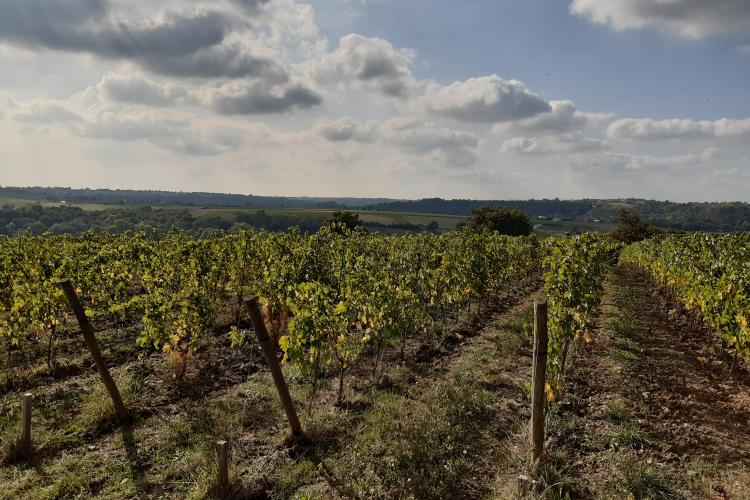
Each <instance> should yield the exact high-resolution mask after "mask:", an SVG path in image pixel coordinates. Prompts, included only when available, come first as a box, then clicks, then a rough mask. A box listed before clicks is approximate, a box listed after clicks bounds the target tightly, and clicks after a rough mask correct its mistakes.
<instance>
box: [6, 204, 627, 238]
mask: <svg viewBox="0 0 750 500" xmlns="http://www.w3.org/2000/svg"><path fill="white" fill-rule="evenodd" d="M36 204H38V205H41V206H43V207H59V206H72V207H79V208H81V209H83V210H86V211H101V210H117V209H121V208H133V207H138V206H142V205H140V204H122V205H120V204H104V203H62V202H52V201H46V200H43V199H41V198H34V197H31V196H30V197H28V198H18V197H9V196H0V206H3V205H11V206H13V207H22V206H28V205H36ZM150 206H151V207H152V208H154V209H159V210H187V211H189V212H190V213H191V214H192V215H193V216H194V217H197V218H204V217H221V218H223V219H227V220H234V219H235V215H236V214H237V213H246V214H254V213H257V212H259V211H261V210H263V211H264V212H265V213H266V214H268V215H269V216H271V217H289V218H292V219H295V218H299V219H300V220H308V221H309V220H310V219H313V220H318V221H323V220H325V219H327V218H328V217H330V216H331V214H333V213H334V212H335V211H336V210H334V209H324V208H235V207H223V208H221V207H219V208H209V207H194V206H184V205H150ZM351 211H353V212H356V213H358V214H359V215H360V217H361V218H362V221H363V222H364V223H365V224H382V225H384V226H394V225H399V224H413V225H418V226H422V227H426V226H427V225H428V224H430V223H431V222H433V221H434V222H437V223H438V225H439V228H440V230H443V231H446V230H447V231H450V230H454V229H456V228H457V226H458V224H460V223H461V222H463V221H464V220H465V219H466V217H464V216H461V215H445V214H430V213H418V212H390V211H388V212H385V211H383V212H378V211H372V210H356V209H352V210H351ZM532 222H533V223H534V224H535V225H539V224H541V227H537V228H536V231H537V232H540V233H545V234H553V235H564V234H565V233H566V232H571V231H575V230H578V231H580V232H589V231H591V232H602V231H609V230H610V229H611V228H612V224H611V223H607V222H601V223H594V222H586V221H574V220H566V221H553V220H549V219H546V220H537V219H533V218H532ZM379 229H380V230H381V231H385V232H393V231H395V232H402V231H403V230H401V229H396V228H379Z"/></svg>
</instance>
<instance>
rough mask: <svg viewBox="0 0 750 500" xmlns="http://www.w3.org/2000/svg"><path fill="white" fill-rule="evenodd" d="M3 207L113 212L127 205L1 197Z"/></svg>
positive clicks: (0, 203) (0, 201) (0, 204)
mask: <svg viewBox="0 0 750 500" xmlns="http://www.w3.org/2000/svg"><path fill="white" fill-rule="evenodd" d="M3 205H10V206H12V207H16V208H18V207H24V206H27V205H41V206H43V207H62V206H70V207H80V208H82V209H83V210H91V211H94V210H111V209H116V208H123V207H126V206H127V205H122V206H119V205H106V204H103V203H61V202H57V201H45V200H41V199H33V198H11V197H7V196H0V207H1V206H3Z"/></svg>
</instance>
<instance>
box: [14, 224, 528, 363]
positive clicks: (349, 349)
mask: <svg viewBox="0 0 750 500" xmlns="http://www.w3.org/2000/svg"><path fill="white" fill-rule="evenodd" d="M542 248H543V247H542V245H541V243H540V241H539V240H538V239H537V238H536V237H528V238H512V237H505V236H500V235H497V234H489V233H484V234H471V233H463V232H456V233H450V234H444V235H434V234H430V233H423V234H419V235H403V236H380V235H373V234H368V233H366V232H364V231H361V230H355V231H349V230H348V229H346V228H345V227H344V226H333V227H325V228H323V229H321V230H320V231H318V232H317V233H314V234H311V235H305V234H302V233H301V232H299V231H298V230H292V231H289V232H285V233H267V232H251V231H242V232H239V233H236V234H232V235H226V236H218V235H216V236H208V237H206V238H201V239H195V238H193V237H191V236H189V235H188V234H186V233H183V232H174V233H171V234H169V235H167V236H166V237H164V238H161V239H158V240H154V239H148V238H146V236H145V235H144V234H143V233H138V234H121V235H104V234H95V233H87V234H85V235H83V236H81V237H70V236H43V237H33V236H20V237H15V238H0V262H1V263H2V266H0V283H2V288H0V305H2V311H1V312H0V338H2V339H4V340H5V341H7V342H10V343H11V344H13V345H17V346H18V345H22V344H23V343H24V342H40V341H41V340H42V339H43V338H47V337H48V336H49V335H52V334H53V330H54V328H55V327H56V326H57V325H59V324H61V323H62V322H64V321H65V319H66V315H67V312H66V311H67V307H66V304H65V299H64V296H63V295H62V293H61V292H60V290H59V287H58V285H57V281H58V280H60V279H62V278H69V279H71V280H72V281H73V283H74V284H75V285H76V286H77V289H78V293H79V294H80V296H81V298H82V300H83V302H84V304H85V305H86V307H87V308H88V310H89V314H91V315H92V316H94V317H102V316H104V317H107V318H109V319H112V320H118V319H122V318H126V317H133V318H140V320H141V324H142V332H141V335H140V337H139V339H138V342H139V343H140V344H141V345H142V346H144V347H146V346H150V347H152V348H156V349H162V350H164V351H167V352H169V353H172V354H176V355H179V356H181V358H182V359H185V357H186V356H185V355H186V354H187V353H188V352H189V351H190V350H191V349H195V348H196V347H198V346H199V345H200V343H201V339H202V338H203V336H204V335H205V334H206V333H207V332H210V331H211V330H212V329H213V328H214V326H215V325H216V320H217V317H218V316H219V315H220V313H222V312H224V313H229V312H231V311H234V314H239V310H238V309H237V305H238V304H242V298H243V297H247V296H248V295H249V294H254V295H257V296H259V297H261V298H262V300H263V302H264V304H265V306H266V307H265V310H266V313H267V316H268V317H267V318H266V319H267V320H268V321H269V323H271V324H277V325H278V329H277V330H278V331H275V332H274V333H276V334H278V336H280V340H279V344H280V346H281V348H282V350H283V351H284V353H285V357H286V359H288V360H291V361H294V362H295V363H297V365H298V366H299V367H300V368H301V369H302V371H303V373H305V374H307V375H310V376H311V377H313V378H314V377H316V376H317V374H318V373H320V372H321V370H325V369H328V368H332V369H335V370H337V371H338V372H339V373H340V374H341V376H342V377H343V373H344V371H345V370H346V369H347V368H348V367H349V365H350V364H351V362H352V361H353V360H354V359H356V358H357V357H358V356H359V355H360V353H361V352H363V351H365V350H369V351H372V352H374V353H375V354H376V356H379V355H382V351H383V349H384V348H386V346H387V345H389V344H391V343H394V342H397V341H402V340H403V339H404V338H406V337H407V336H409V335H415V334H418V333H422V334H426V335H430V331H431V330H430V329H429V328H428V327H429V326H430V325H431V324H432V323H433V321H434V320H435V319H436V318H438V319H439V318H443V317H445V314H446V312H451V311H457V310H459V309H460V308H462V307H463V306H464V305H465V304H467V303H469V302H470V301H472V300H476V299H479V298H481V297H483V296H487V295H488V294H493V293H497V292H498V291H499V290H501V289H503V288H507V287H510V286H513V284H514V283H516V282H517V281H518V280H522V279H528V278H529V276H530V275H531V274H533V273H534V272H535V271H536V270H537V269H538V267H539V264H540V262H541V252H542ZM284 318H286V319H290V320H291V321H289V322H288V326H287V325H286V324H285V323H284V321H283V320H284ZM238 333H239V332H237V331H236V330H235V331H234V332H233V338H237V339H241V335H239V334H238ZM240 341H241V340H240Z"/></svg>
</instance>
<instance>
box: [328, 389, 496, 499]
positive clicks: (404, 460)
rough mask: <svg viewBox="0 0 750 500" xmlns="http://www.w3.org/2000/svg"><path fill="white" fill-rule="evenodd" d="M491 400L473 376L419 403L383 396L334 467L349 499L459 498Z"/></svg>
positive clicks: (404, 398) (435, 390)
mask: <svg viewBox="0 0 750 500" xmlns="http://www.w3.org/2000/svg"><path fill="white" fill-rule="evenodd" d="M489 405H490V397H489V395H488V393H486V392H485V391H483V390H482V389H481V388H480V387H479V386H478V384H477V383H476V382H475V381H474V380H472V379H470V378H467V377H463V376H458V377H456V379H455V381H454V383H453V384H450V385H448V386H447V387H436V388H433V389H432V390H430V391H429V393H427V394H424V395H423V397H421V398H419V399H416V400H415V399H410V398H408V397H405V396H403V395H400V394H394V393H389V392H381V393H378V394H377V395H376V400H375V405H374V407H373V409H372V410H370V411H368V412H367V413H366V414H365V417H364V421H363V423H362V425H361V427H360V429H359V431H358V432H357V434H356V435H355V437H354V442H353V443H352V445H351V446H350V447H349V448H348V449H347V450H346V451H345V452H344V453H342V454H341V456H339V457H337V459H336V461H335V463H333V464H332V468H333V473H334V475H335V476H336V480H337V482H339V483H340V484H342V485H346V495H347V496H354V497H358V498H373V497H382V496H396V497H410V496H413V497H415V498H455V497H456V496H457V495H460V494H461V492H462V491H463V486H462V484H461V481H462V478H463V477H465V476H466V475H467V473H468V472H469V471H471V469H472V467H473V463H474V460H476V458H475V456H474V454H473V453H470V447H471V443H472V442H473V441H474V440H476V439H477V438H478V435H479V434H478V433H479V432H480V431H479V429H480V427H481V422H482V421H485V420H486V419H487V418H488V416H489V415H490V412H489Z"/></svg>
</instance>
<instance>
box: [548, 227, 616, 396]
mask: <svg viewBox="0 0 750 500" xmlns="http://www.w3.org/2000/svg"><path fill="white" fill-rule="evenodd" d="M545 246H546V258H545V263H544V266H545V273H544V289H545V291H546V293H547V295H548V297H549V319H548V330H549V358H548V359H549V362H548V369H549V370H550V373H551V375H552V380H553V383H554V382H555V381H556V382H557V383H559V382H560V379H561V377H562V374H563V373H564V370H565V362H566V358H567V354H568V349H569V346H570V343H571V342H572V341H573V340H575V339H578V338H590V335H591V330H592V328H593V327H594V320H595V318H596V314H597V311H598V309H599V305H600V302H601V299H602V295H603V293H604V279H605V277H606V271H607V267H608V266H609V265H611V264H613V263H614V262H616V258H617V253H618V250H619V248H620V245H619V244H617V243H613V242H612V241H611V240H609V239H608V238H606V237H603V236H601V235H595V234H585V235H581V236H576V237H573V238H568V239H548V240H546V241H545Z"/></svg>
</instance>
